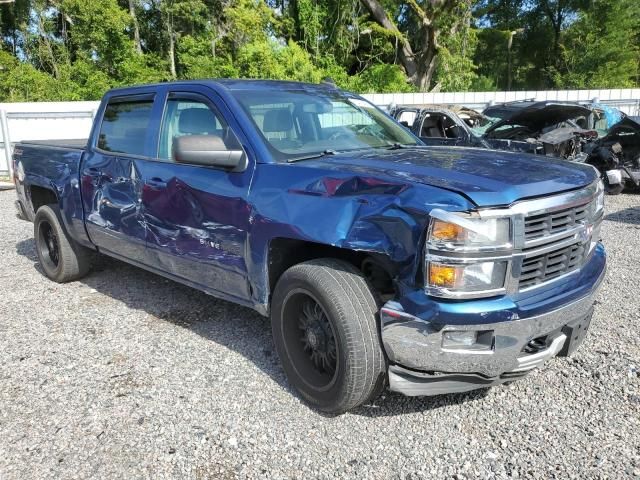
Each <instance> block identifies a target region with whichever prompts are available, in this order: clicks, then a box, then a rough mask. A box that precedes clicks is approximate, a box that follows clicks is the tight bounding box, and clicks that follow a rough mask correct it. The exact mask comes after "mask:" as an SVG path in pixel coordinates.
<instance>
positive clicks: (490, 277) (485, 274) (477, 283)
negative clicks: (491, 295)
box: [428, 262, 507, 292]
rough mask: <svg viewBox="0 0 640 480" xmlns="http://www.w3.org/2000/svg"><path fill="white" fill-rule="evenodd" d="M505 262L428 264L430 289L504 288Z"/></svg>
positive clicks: (474, 289)
mask: <svg viewBox="0 0 640 480" xmlns="http://www.w3.org/2000/svg"><path fill="white" fill-rule="evenodd" d="M506 272H507V262H480V263H470V264H466V265H447V264H445V263H436V262H430V263H429V279H428V280H429V283H428V286H429V287H432V288H445V289H447V290H452V291H456V292H477V291H485V290H495V289H499V288H502V287H503V286H504V281H505V275H506Z"/></svg>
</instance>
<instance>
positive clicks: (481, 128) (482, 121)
mask: <svg viewBox="0 0 640 480" xmlns="http://www.w3.org/2000/svg"><path fill="white" fill-rule="evenodd" d="M499 121H500V119H499V118H492V117H485V116H484V115H483V116H482V117H479V118H478V119H477V120H476V121H475V122H474V123H473V125H470V127H471V130H472V131H473V133H475V134H476V135H477V136H478V137H481V136H482V135H484V134H485V132H486V131H487V129H488V128H489V127H490V126H491V125H493V124H495V123H497V122H499Z"/></svg>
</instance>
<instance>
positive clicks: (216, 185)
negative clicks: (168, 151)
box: [142, 161, 252, 299]
mask: <svg viewBox="0 0 640 480" xmlns="http://www.w3.org/2000/svg"><path fill="white" fill-rule="evenodd" d="M251 173H252V169H251V168H250V169H248V170H247V171H245V172H242V173H229V172H225V171H222V170H216V169H213V168H207V167H197V166H192V165H180V164H175V163H168V162H158V161H145V162H144V166H143V176H144V178H145V179H149V178H158V179H163V183H164V184H165V185H164V186H161V187H157V186H156V185H155V184H152V185H149V184H145V185H144V187H143V189H142V206H143V212H144V220H145V223H146V225H147V237H146V238H147V245H148V255H149V257H150V261H151V263H152V265H153V266H154V267H155V268H158V269H160V270H164V271H169V272H171V273H172V274H174V275H176V276H178V277H181V278H184V279H187V280H188V281H190V282H192V283H195V284H198V285H201V286H203V287H204V288H205V289H206V290H214V291H218V292H221V293H224V294H225V295H228V296H232V297H237V298H241V299H248V298H249V297H250V294H249V282H248V278H247V265H246V262H245V258H246V252H247V226H248V222H249V214H250V207H249V205H248V203H247V201H246V195H247V192H248V190H249V182H250V179H251Z"/></svg>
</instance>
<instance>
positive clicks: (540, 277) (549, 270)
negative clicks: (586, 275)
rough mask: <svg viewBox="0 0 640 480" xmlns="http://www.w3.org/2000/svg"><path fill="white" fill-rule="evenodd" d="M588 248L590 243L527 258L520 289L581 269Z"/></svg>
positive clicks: (521, 274) (521, 275) (521, 272)
mask: <svg viewBox="0 0 640 480" xmlns="http://www.w3.org/2000/svg"><path fill="white" fill-rule="evenodd" d="M587 248H588V243H587V244H584V243H575V244H573V245H569V246H568V247H562V248H558V249H556V250H553V251H551V252H548V253H543V254H540V255H535V256H532V257H529V258H525V259H524V260H523V262H522V269H521V271H520V277H519V284H518V285H519V287H520V289H523V288H528V287H533V286H534V285H538V284H540V283H543V282H546V281H548V280H551V279H553V278H556V277H559V276H561V275H564V274H565V273H569V272H571V271H573V270H576V269H578V268H580V266H581V265H582V262H583V260H584V256H585V253H586V251H587Z"/></svg>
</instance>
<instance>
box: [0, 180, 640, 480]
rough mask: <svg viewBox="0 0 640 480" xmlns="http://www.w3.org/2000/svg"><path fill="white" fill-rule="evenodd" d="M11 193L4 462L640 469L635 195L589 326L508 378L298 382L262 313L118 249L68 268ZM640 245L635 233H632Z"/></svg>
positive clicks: (0, 373)
mask: <svg viewBox="0 0 640 480" xmlns="http://www.w3.org/2000/svg"><path fill="white" fill-rule="evenodd" d="M14 196H15V193H14V192H13V191H10V192H0V225H2V229H1V231H0V251H1V252H2V257H3V262H2V265H0V479H2V480H8V479H31V478H127V479H130V478H154V479H155V478H198V479H200V478H202V479H204V478H236V477H240V478H256V477H257V478H334V477H346V478H405V479H419V478H447V477H448V478H507V477H510V478H518V477H520V478H523V477H526V478H611V479H617V478H625V477H636V478H638V477H640V378H639V374H638V370H639V369H640V355H639V354H640V347H639V346H638V345H639V344H638V338H639V336H638V331H639V328H640V314H639V307H640V298H639V297H638V294H637V292H638V287H637V281H638V274H639V272H640V248H639V247H640V241H639V240H638V234H639V233H640V208H639V207H638V205H639V204H640V197H639V196H634V195H621V196H618V197H609V198H608V199H607V200H608V205H607V217H606V221H605V223H604V227H603V236H604V240H605V243H606V245H607V247H608V250H609V256H610V257H609V258H610V264H609V274H608V278H607V280H606V281H605V285H604V288H603V289H602V290H601V293H600V297H599V303H598V304H597V306H596V313H595V317H594V322H593V323H592V331H591V333H590V335H589V337H588V341H587V343H585V345H583V347H582V348H581V349H580V350H579V352H578V353H577V355H576V356H575V357H574V358H572V359H569V360H567V359H554V360H552V361H551V362H549V364H547V366H546V368H544V369H542V370H539V371H536V372H534V373H533V374H531V375H530V376H529V377H528V378H526V379H524V380H521V381H519V382H516V383H513V384H511V385H510V386H508V387H496V388H493V389H490V390H488V391H484V392H480V393H472V394H465V395H450V396H442V397H436V398H405V397H402V396H399V395H394V394H386V395H385V396H383V397H382V398H380V399H379V400H378V401H376V402H375V404H373V405H368V406H366V407H363V408H361V409H359V410H357V411H354V412H352V413H348V414H345V415H342V416H339V417H328V416H324V415H321V414H318V413H317V412H315V411H313V410H311V409H310V408H308V407H307V406H306V405H305V404H304V403H303V402H301V400H300V399H299V398H298V397H297V396H296V395H295V394H294V393H292V391H291V390H290V388H289V387H288V385H287V383H286V380H285V378H284V375H283V373H282V370H281V368H280V366H279V365H278V361H277V358H276V355H275V353H274V352H273V344H272V341H271V338H270V329H269V324H268V321H267V320H266V319H264V318H262V317H260V316H259V315H257V314H256V313H254V312H252V311H251V310H248V309H246V308H242V307H238V306H236V305H234V304H231V303H227V302H223V301H219V300H216V299H213V298H211V297H208V296H206V295H204V294H201V293H199V292H197V291H195V290H192V289H189V288H187V287H183V286H181V285H178V284H176V283H173V282H170V281H167V280H164V279H163V278H161V277H158V276H155V275H153V274H150V273H146V272H144V271H142V270H138V269H136V268H133V267H130V266H128V265H126V264H123V263H120V262H117V261H115V260H110V259H104V260H102V261H101V263H100V265H98V267H97V268H96V269H95V270H94V271H93V273H91V274H90V275H89V276H88V277H86V278H85V279H83V280H82V281H79V282H75V283H71V284H67V285H58V284H55V283H52V282H50V281H48V280H46V279H45V278H44V277H43V276H42V275H41V274H40V271H39V266H38V265H37V261H36V255H35V251H34V243H33V240H32V235H33V233H32V232H33V230H32V226H31V224H29V223H26V222H21V221H19V220H17V219H15V217H14V213H13V211H14V210H13V205H12V203H13V200H14V198H15V197H14ZM636 248H638V250H636Z"/></svg>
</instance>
